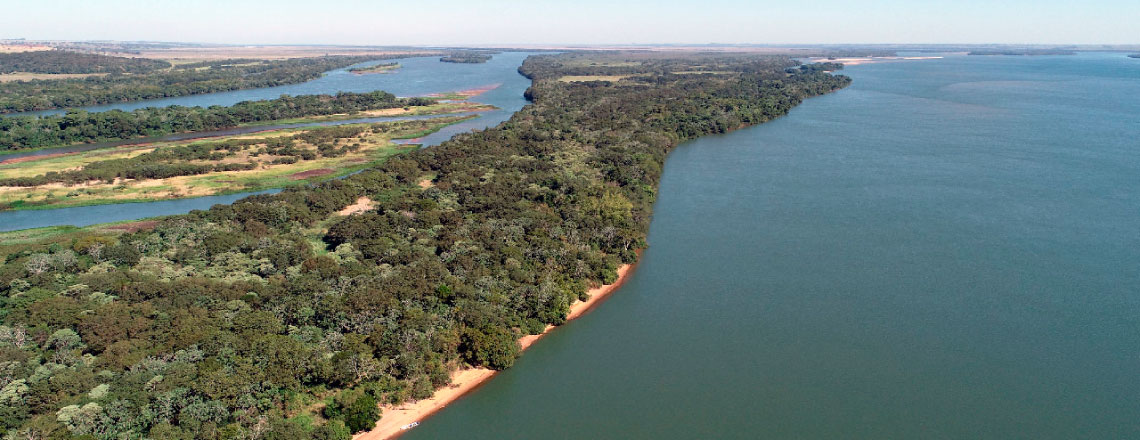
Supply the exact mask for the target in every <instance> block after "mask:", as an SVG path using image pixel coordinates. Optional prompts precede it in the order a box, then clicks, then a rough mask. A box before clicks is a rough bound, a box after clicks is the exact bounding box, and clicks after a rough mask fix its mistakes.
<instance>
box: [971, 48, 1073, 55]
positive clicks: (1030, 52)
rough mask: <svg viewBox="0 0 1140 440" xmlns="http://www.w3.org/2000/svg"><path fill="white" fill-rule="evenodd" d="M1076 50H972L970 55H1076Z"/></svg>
mask: <svg viewBox="0 0 1140 440" xmlns="http://www.w3.org/2000/svg"><path fill="white" fill-rule="evenodd" d="M1076 54H1077V52H1076V51H1072V50H1066V49H996V50H972V51H970V52H969V53H968V55H1015V56H1016V55H1076Z"/></svg>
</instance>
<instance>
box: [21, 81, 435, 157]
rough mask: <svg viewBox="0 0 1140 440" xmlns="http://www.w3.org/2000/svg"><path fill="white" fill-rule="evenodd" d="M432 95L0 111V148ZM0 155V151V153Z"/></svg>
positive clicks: (417, 101) (413, 102)
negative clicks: (19, 113)
mask: <svg viewBox="0 0 1140 440" xmlns="http://www.w3.org/2000/svg"><path fill="white" fill-rule="evenodd" d="M436 102H437V100H436V99H431V98H397V97H396V96H395V95H392V94H391V93H387V92H383V91H376V92H370V93H348V92H345V93H338V94H336V95H335V96H330V95H302V96H282V97H280V98H278V99H271V100H265V101H244V102H240V103H237V104H235V105H233V106H230V107H222V106H211V107H206V108H203V107H182V106H170V107H148V108H142V109H138V110H133V111H130V112H125V111H121V110H111V111H106V112H94V113H92V112H87V111H69V112H67V113H66V114H62V115H47V116H9V117H0V153H3V152H4V151H17V150H23V149H31V148H44V147H55V146H62V145H70V144H76V143H84V142H98V141H106V140H117V139H131V138H136V137H145V136H158V135H164V134H171V133H182V132H193V131H206V130H218V129H223V128H232V127H237V126H240V125H243V124H251V123H258V122H266V121H277V120H282V119H289V118H298V117H303V116H317V115H332V114H339V113H353V112H359V111H365V110H377V109H389V108H401V107H418V106H430V105H433V104H436ZM0 157H3V156H2V155H0Z"/></svg>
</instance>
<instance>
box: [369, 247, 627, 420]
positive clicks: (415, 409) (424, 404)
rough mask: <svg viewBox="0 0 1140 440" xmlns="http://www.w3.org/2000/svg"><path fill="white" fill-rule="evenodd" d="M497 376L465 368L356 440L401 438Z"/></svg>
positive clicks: (596, 294)
mask: <svg viewBox="0 0 1140 440" xmlns="http://www.w3.org/2000/svg"><path fill="white" fill-rule="evenodd" d="M633 268H634V265H630V264H626V265H622V266H621V267H619V268H618V270H617V275H618V277H617V280H616V281H614V283H613V284H606V285H604V286H600V287H595V288H593V289H590V290H589V292H588V293H589V295H590V298H589V299H587V300H586V301H579V302H577V303H574V305H572V306H570V313H568V314H567V315H566V320H567V321H570V320H574V319H576V318H578V317H580V316H582V315H583V314H585V313H586V312H588V311H589V310H590V309H592V308H593V307H594V306H596V305H598V303H600V302H602V300H603V299H605V298H606V297H608V296H609V295H610V294H611V293H613V292H614V291H616V290H617V289H618V288H619V287H621V285H622V283H624V282H625V281H626V280H628V279H629V274H630V273H631V271H632V270H633ZM555 328H556V327H555V326H552V325H549V326H546V329H545V330H543V332H542V334H538V335H528V336H523V337H522V338H520V339H519V345H521V346H522V349H523V350H526V349H527V348H528V347H530V346H531V345H533V344H534V343H535V342H537V341H538V340H539V339H541V338H542V337H543V336H546V334H548V333H550V331H551V330H554V329H555ZM495 373H497V371H495V370H490V369H487V368H465V369H462V370H459V371H456V372H453V373H451V385H448V386H445V387H443V388H440V389H438V390H435V394H434V395H432V396H431V397H430V398H427V399H424V400H420V401H417V402H410V403H405V404H403V405H399V406H392V405H381V406H380V409H381V413H380V421H379V422H376V427H375V428H373V429H372V430H371V431H368V432H362V433H360V434H357V435H355V436H353V437H352V438H353V440H388V439H393V438H396V437H399V436H400V435H401V434H403V433H404V432H406V431H407V430H406V429H404V428H405V427H406V426H408V425H410V424H412V423H420V422H423V420H424V419H426V418H428V417H429V416H431V415H432V414H434V413H436V412H437V411H439V410H441V409H443V408H445V407H446V406H447V405H448V404H449V403H451V402H454V401H456V400H457V399H459V398H460V397H463V396H464V395H465V394H467V393H469V392H471V391H472V390H474V389H475V388H478V387H479V385H482V384H483V383H485V382H486V381H488V380H490V379H491V378H492V377H494V376H495ZM409 429H411V428H409Z"/></svg>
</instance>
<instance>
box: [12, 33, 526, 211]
mask: <svg viewBox="0 0 1140 440" xmlns="http://www.w3.org/2000/svg"><path fill="white" fill-rule="evenodd" d="M528 55H530V54H528V53H522V52H504V53H501V54H496V55H495V56H494V57H493V58H492V59H491V60H490V61H488V62H486V63H483V64H461V63H443V62H440V61H439V58H438V57H421V58H407V59H401V60H387V61H373V62H368V63H361V64H359V65H360V66H366V65H373V64H378V63H384V62H393V61H394V62H398V63H400V65H401V67H400V68H399V69H397V70H395V71H394V72H393V73H386V74H369V75H358V74H355V73H352V72H348V68H345V69H338V70H333V71H330V72H328V73H327V74H325V75H324V76H323V77H321V78H318V79H315V80H313V81H309V82H305V83H301V84H293V85H287V86H280V87H270V88H264V89H252V90H238V91H233V92H224V93H211V94H206V95H195V96H185V97H180V98H169V99H158V100H151V101H141V102H134V103H123V104H115V105H106V106H95V107H87V108H86V109H87V110H90V111H106V110H111V109H121V110H132V109H136V108H142V107H152V106H153V107H159V106H169V105H183V106H210V105H233V104H235V103H238V102H241V101H246V100H258V99H273V98H277V97H279V96H281V95H283V94H289V95H308V94H335V93H337V92H370V91H374V90H384V91H387V92H390V93H394V94H396V95H398V96H425V95H428V94H432V93H445V92H455V91H461V90H469V89H477V88H484V87H492V86H495V87H496V88H495V89H493V90H490V91H488V92H486V93H483V94H481V95H479V96H477V97H475V98H473V99H471V100H472V101H476V102H481V103H484V104H491V105H494V106H495V107H498V110H494V111H489V112H483V113H480V114H479V117H477V118H474V119H470V120H467V121H464V122H460V123H458V124H454V125H450V126H448V127H446V128H444V129H443V130H440V131H438V132H436V133H433V134H431V135H429V136H427V137H425V138H423V139H421V140H419V142H421V143H422V144H423V145H425V146H430V145H436V144H438V143H440V142H443V141H445V140H447V139H449V138H451V137H452V136H454V135H455V134H457V133H461V132H466V131H470V130H473V129H482V128H486V127H491V126H495V125H498V124H499V123H500V122H503V121H505V120H507V119H509V118H510V116H511V115H512V114H513V113H514V112H516V111H518V110H519V109H521V108H522V107H523V106H524V105H526V99H524V98H523V92H525V91H526V89H527V87H530V80H528V79H526V78H524V77H523V76H522V75H520V74H519V73H518V67H519V66H520V65H522V61H523V60H524V59H526V57H527V56H528ZM379 119H398V118H378V120H379ZM266 128H267V127H257V128H255V129H256V130H262V129H266ZM244 130H249V129H244ZM170 137H172V138H176V137H184V136H183V135H175V136H170ZM73 149H76V150H82V149H85V148H84V147H77V148H73ZM46 152H48V151H39V152H34V153H31V154H43V153H46ZM16 156H17V155H11V156H6V157H9V158H10V157H16ZM273 191H276V190H273ZM273 191H269V192H273ZM250 194H254V193H239V194H227V195H219V196H210V197H197V198H189V199H178V200H163V201H158V202H147V203H128V204H120V205H97V206H84V207H77V208H59V209H48V210H26V211H0V231H14V230H20V229H28V228H39V227H44V226H58V225H75V226H87V225H93V224H99V223H109V222H116V221H124V220H134V219H139V218H146V217H155V216H161V215H173V214H183V213H187V212H190V211H191V210H194V209H208V208H209V207H211V206H213V205H215V204H218V203H232V202H234V201H235V200H238V199H240V198H242V197H245V196H248V195H250Z"/></svg>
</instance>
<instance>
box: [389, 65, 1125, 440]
mask: <svg viewBox="0 0 1140 440" xmlns="http://www.w3.org/2000/svg"><path fill="white" fill-rule="evenodd" d="M846 73H847V74H848V75H850V76H852V77H853V78H854V79H855V83H854V85H852V86H851V87H850V88H848V89H846V90H843V91H841V92H839V93H836V94H833V95H829V96H825V97H820V98H815V99H811V100H809V101H808V102H806V103H804V104H803V105H802V106H800V107H798V108H797V109H795V110H793V111H792V113H791V114H790V115H788V116H787V117H785V118H782V119H779V120H777V121H774V122H771V123H768V124H764V125H762V126H758V127H754V128H751V129H746V130H741V131H738V132H735V133H732V134H728V135H724V136H715V137H707V138H703V139H700V140H697V141H695V142H690V143H688V144H685V145H683V146H681V147H680V148H678V149H677V150H676V151H675V152H674V153H673V154H672V155H671V156H670V157H669V160H668V163H667V165H666V170H665V175H664V179H663V181H662V184H661V189H660V197H659V200H658V202H657V205H656V207H655V216H654V219H653V223H652V226H651V227H650V236H649V241H650V247H649V249H648V250H647V251H646V252H645V254H644V258H643V260H642V263H641V265H640V266H639V268H638V269H637V271H636V272H635V273H634V275H633V276H632V278H631V279H630V281H629V282H628V283H627V284H626V285H625V287H623V288H622V289H621V290H620V291H619V292H618V293H616V294H615V295H614V296H613V297H611V298H610V299H608V300H607V301H606V303H604V304H603V305H602V306H601V307H599V308H598V309H596V310H595V311H593V312H591V313H590V314H588V315H587V316H585V317H583V318H582V319H580V320H577V321H574V322H572V323H570V324H569V325H567V326H566V327H565V328H563V329H560V330H558V331H555V332H554V333H553V334H551V335H550V336H548V337H547V338H545V339H543V342H542V343H540V344H536V345H535V346H534V347H533V348H532V349H531V350H529V351H528V352H527V354H526V355H525V356H523V357H522V358H521V359H520V360H519V362H518V363H517V364H516V366H515V367H514V368H512V369H510V370H507V371H505V372H504V373H502V374H501V375H499V376H498V377H496V378H495V379H494V380H492V381H491V382H490V383H488V384H487V385H486V386H484V387H483V388H482V389H481V390H480V391H478V392H476V393H474V394H472V395H470V396H468V397H466V398H464V399H462V400H460V401H459V402H457V403H455V404H453V405H452V406H451V407H449V408H448V409H446V410H444V411H442V412H441V413H439V414H438V415H437V416H435V417H433V418H431V419H429V420H428V421H427V422H425V423H423V424H422V425H421V426H420V427H417V428H415V429H414V430H413V431H411V432H410V433H409V434H408V435H407V436H405V437H404V438H406V439H409V440H415V439H431V438H486V439H502V438H535V439H537V438H543V439H547V438H550V439H559V438H575V439H578V438H581V439H587V438H588V439H629V438H664V439H696V438H780V439H783V438H818V439H833V438H845V439H849V438H860V439H884V438H892V439H895V438H897V439H912V438H923V439H961V438H994V439H1010V438H1024V439H1046V438H1049V439H1073V438H1098V439H1099V438H1103V439H1123V438H1140V380H1138V378H1140V99H1137V97H1140V60H1134V59H1128V58H1126V57H1124V56H1123V55H1119V54H1116V55H1112V54H1082V55H1078V56H1056V57H965V56H954V57H948V58H946V59H942V60H930V61H911V62H899V63H886V64H870V65H862V66H853V67H850V68H849V69H848V70H847V72H846Z"/></svg>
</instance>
